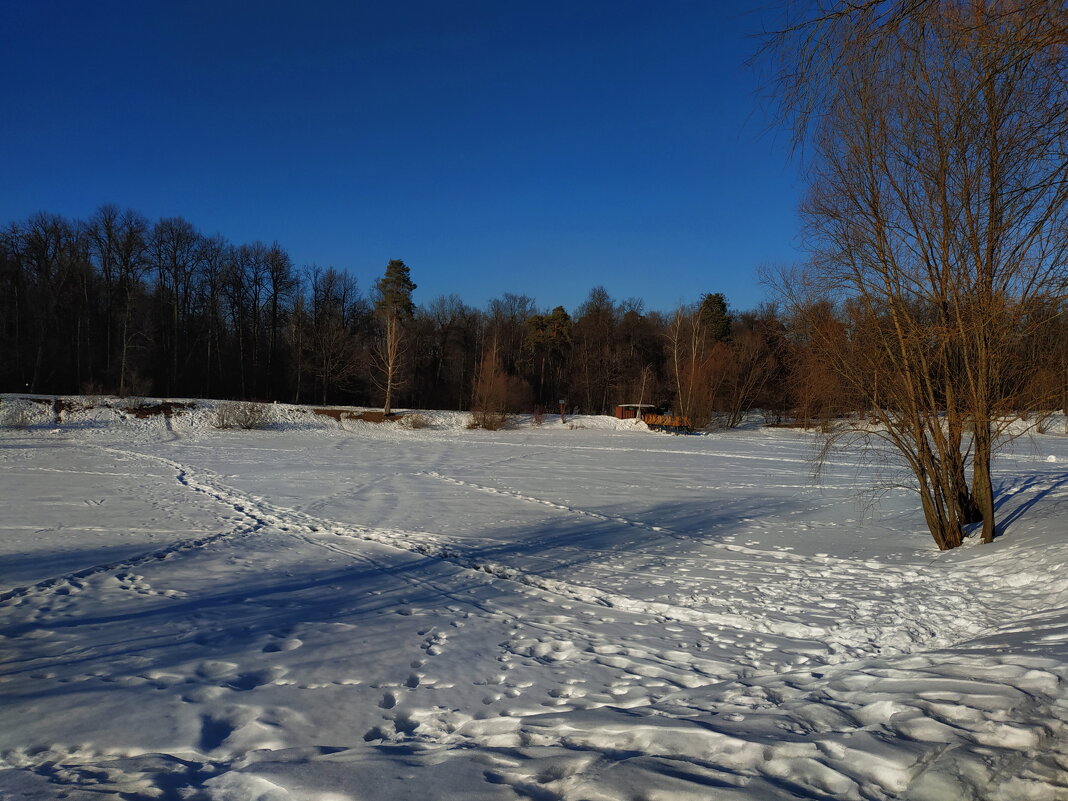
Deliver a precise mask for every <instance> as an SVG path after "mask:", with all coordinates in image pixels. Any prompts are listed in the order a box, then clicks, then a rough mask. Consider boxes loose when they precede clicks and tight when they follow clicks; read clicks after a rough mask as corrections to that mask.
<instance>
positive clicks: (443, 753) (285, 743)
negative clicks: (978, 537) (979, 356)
mask: <svg viewBox="0 0 1068 801" xmlns="http://www.w3.org/2000/svg"><path fill="white" fill-rule="evenodd" d="M4 405H5V407H7V408H8V409H9V410H10V409H11V407H12V406H13V405H17V406H18V407H19V408H21V409H24V413H20V415H18V422H19V423H22V424H25V427H23V428H17V429H4V430H0V499H2V503H3V508H4V510H5V513H4V515H3V518H2V519H0V635H2V639H0V648H2V649H3V660H2V664H0V694H2V699H3V700H2V709H3V720H4V725H3V726H0V798H8V797H10V798H13V799H14V798H26V799H33V798H40V799H51V798H61V797H62V798H68V799H90V798H92V799H99V798H101V797H122V798H126V799H141V798H144V799H149V798H163V799H194V800H196V799H203V801H252V800H258V801H281V800H282V799H290V798H292V799H333V801H343V800H344V799H352V800H353V801H355V800H356V799H376V800H377V799H410V798H427V799H433V798H441V799H446V798H449V799H456V798H464V799H513V798H530V799H536V800H537V801H543V800H545V801H549V800H552V799H569V800H571V801H576V800H577V799H594V800H597V799H605V800H607V799H648V800H651V799H787V798H799V797H800V798H810V799H857V800H858V801H860V800H862V799H864V800H871V799H896V798H910V799H931V800H932V801H944V799H953V798H962V799H972V798H977V799H1034V800H1042V799H1068V778H1066V777H1068V684H1066V682H1068V541H1066V539H1065V536H1064V534H1065V532H1064V522H1063V521H1064V520H1065V519H1068V516H1066V514H1065V513H1066V512H1068V469H1066V464H1068V438H1066V437H1064V436H1056V435H1036V436H1035V437H1033V438H1030V439H1021V440H1020V441H1018V442H1017V443H1015V444H1014V445H1013V446H1012V448H1011V450H1010V452H1009V453H1008V454H1007V455H1006V456H1004V457H1003V458H1002V459H1001V460H999V462H998V463H997V465H996V468H997V480H998V485H999V504H1000V509H999V511H1000V514H1001V517H1002V520H1003V522H1004V524H1005V535H1004V536H1003V537H1002V538H1000V539H999V540H998V541H997V542H996V543H994V544H993V545H990V546H980V545H974V544H971V543H969V544H968V545H966V546H965V547H964V548H961V549H958V550H957V551H954V552H948V553H939V552H938V551H937V550H936V549H935V548H934V545H933V542H932V541H931V538H930V536H929V535H927V534H926V533H925V532H924V530H923V527H922V519H921V516H920V515H919V513H918V510H917V509H916V508H915V506H916V504H915V500H914V498H913V497H912V496H911V495H910V494H909V493H907V492H905V491H904V490H890V491H887V492H885V493H883V494H882V495H880V496H878V497H872V496H870V495H869V496H865V497H863V498H861V499H859V500H858V496H857V490H858V488H863V487H865V486H867V484H868V482H869V481H870V478H871V477H870V474H869V461H868V460H867V459H866V458H863V455H862V454H859V453H848V452H847V453H844V454H841V455H840V456H839V457H838V459H837V461H835V462H834V463H832V464H830V465H829V466H828V467H827V468H825V470H824V471H823V472H822V474H821V475H820V478H819V483H818V484H815V483H813V479H812V465H811V462H810V461H809V459H810V457H811V456H812V453H813V451H814V443H813V441H812V438H811V436H810V435H808V434H805V433H801V432H796V431H783V430H779V431H770V430H757V429H754V430H748V431H744V432H737V433H724V434H717V435H714V436H703V437H670V436H667V435H660V434H654V433H651V432H648V431H646V430H644V427H643V426H641V425H640V424H634V423H632V422H621V421H615V420H611V419H608V418H576V419H574V420H571V421H570V422H569V424H566V425H565V424H561V423H560V421H559V420H558V419H556V418H548V419H547V420H546V422H545V425H543V426H541V427H533V426H531V425H530V424H529V421H523V422H522V424H521V425H519V426H517V427H515V428H513V429H511V430H506V431H501V432H492V433H491V432H485V431H468V430H466V429H465V428H464V422H465V420H466V416H464V415H457V414H451V413H431V414H428V417H429V422H430V424H431V425H430V426H429V427H428V428H422V429H418V430H406V429H404V428H403V427H401V426H399V425H397V424H394V423H387V424H373V423H368V422H363V421H358V420H344V421H342V422H338V421H337V420H334V419H330V418H328V417H323V416H321V415H315V414H313V413H311V412H310V411H309V410H307V409H302V408H300V407H288V406H272V407H271V409H270V410H269V411H270V415H271V421H272V425H271V427H270V428H269V429H268V430H264V431H220V430H216V429H214V428H213V427H212V425H211V420H212V404H210V403H205V402H198V404H197V407H196V408H183V407H182V406H181V405H180V404H178V403H175V404H173V407H172V408H171V409H170V411H171V414H170V415H169V416H165V415H162V414H152V413H148V414H142V416H140V417H139V416H138V414H137V413H135V411H134V410H132V409H130V408H127V407H128V406H129V405H128V404H126V405H124V404H122V403H120V402H119V401H114V400H112V401H100V402H97V403H96V404H95V408H77V407H79V406H87V405H89V404H85V403H80V404H79V403H71V404H66V405H65V408H63V409H61V410H60V415H59V420H58V421H57V419H56V411H55V408H54V407H53V406H52V405H50V404H48V403H31V402H18V404H15V403H14V402H13V401H12V400H11V399H10V398H7V399H6V401H5V404H4ZM148 405H149V406H151V405H152V404H148ZM70 407H73V408H70ZM142 411H143V410H142ZM9 419H10V418H9Z"/></svg>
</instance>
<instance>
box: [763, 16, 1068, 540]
mask: <svg viewBox="0 0 1068 801" xmlns="http://www.w3.org/2000/svg"><path fill="white" fill-rule="evenodd" d="M810 8H812V7H811V6H810ZM815 8H816V12H815V14H814V15H813V16H812V17H811V18H810V19H809V20H807V21H801V22H799V23H797V24H794V25H791V26H790V27H789V29H788V30H786V31H784V32H783V33H782V34H780V35H779V36H777V37H776V38H775V39H774V41H773V47H774V48H776V50H777V52H778V53H779V55H780V56H782V58H783V61H782V62H781V63H782V65H783V68H782V70H781V72H780V73H779V78H780V84H779V88H780V90H781V93H782V94H781V97H782V99H783V109H784V111H785V113H786V114H787V115H788V116H789V117H790V118H791V120H792V122H793V123H794V125H795V128H794V130H795V132H796V133H797V134H798V139H799V141H803V142H804V144H805V147H806V148H807V152H808V154H809V155H810V156H811V171H810V183H811V190H810V195H809V198H808V199H807V201H806V202H805V204H804V208H803V214H804V216H805V219H806V222H807V229H808V233H809V235H810V240H809V243H810V247H811V250H812V253H813V259H812V265H811V268H810V270H809V271H808V275H807V278H808V279H809V286H812V287H814V288H815V289H816V290H817V291H818V292H820V293H823V294H827V295H831V296H835V297H838V298H839V299H848V304H849V310H850V320H851V329H850V332H849V335H848V336H847V337H845V338H844V339H842V338H839V339H838V340H837V341H834V342H832V341H831V340H829V339H828V340H826V341H824V342H823V343H822V344H823V346H824V347H825V348H826V350H827V351H828V353H829V354H830V356H832V357H833V358H832V363H833V364H834V365H835V366H836V367H837V369H838V370H839V372H840V373H841V374H842V376H843V377H844V379H845V380H846V381H848V382H849V383H850V385H851V386H852V388H853V389H854V390H855V391H856V392H858V393H859V394H861V396H862V397H865V398H867V399H868V403H869V406H870V409H871V413H872V414H873V415H874V416H875V417H876V418H877V419H878V421H879V423H880V426H879V428H878V429H877V434H878V436H881V437H883V438H885V439H887V440H888V441H889V442H890V443H891V444H892V445H893V446H894V448H895V449H896V450H897V452H898V453H899V454H900V455H901V456H902V457H903V458H904V460H905V462H906V463H907V464H908V466H909V468H910V469H911V471H912V474H913V476H914V478H915V485H916V487H917V489H918V490H919V493H920V497H921V501H922V504H923V509H924V513H925V517H926V520H927V524H928V526H929V528H930V530H931V533H932V535H933V536H934V538H935V540H936V542H937V543H938V545H939V547H940V548H951V547H955V546H956V545H959V544H960V542H961V537H962V527H963V526H964V525H965V524H967V523H969V522H973V521H974V520H976V519H977V518H979V517H981V518H982V520H983V538H984V540H985V541H990V540H992V539H993V537H994V534H995V530H996V526H995V504H994V492H993V485H992V480H991V475H990V464H991V458H992V455H993V450H994V446H995V443H996V441H997V440H998V438H999V435H1001V434H1003V433H1005V426H1006V423H1007V421H1008V420H1009V419H1010V418H1011V416H1012V415H1013V413H1017V412H1019V411H1021V409H1020V406H1021V404H1022V403H1023V399H1022V397H1021V395H1020V394H1019V393H1018V392H1017V391H1016V389H1017V388H1018V387H1019V385H1020V379H1021V377H1022V375H1023V374H1025V373H1026V366H1025V365H1020V364H1019V363H1010V361H1009V360H1010V358H1012V357H1013V356H1014V354H1019V353H1020V348H1019V347H1018V343H1019V341H1020V340H1021V339H1023V338H1025V337H1026V336H1027V331H1028V327H1029V326H1030V325H1031V324H1032V323H1031V321H1032V320H1033V315H1032V314H1031V311H1032V310H1033V309H1034V308H1035V306H1036V304H1038V303H1040V302H1049V301H1056V300H1059V299H1061V298H1063V297H1064V295H1065V285H1066V256H1068V253H1066V247H1068V237H1066V236H1065V233H1066V231H1068V159H1066V157H1065V154H1066V153H1068V149H1066V148H1068V91H1066V86H1068V82H1066V73H1068V70H1066V59H1065V55H1066V46H1068V38H1066V31H1068V25H1066V20H1068V10H1066V7H1065V6H1064V5H1063V4H1061V3H1054V2H1035V1H1034V0H1017V1H1016V2H1013V0H1004V2H999V1H997V0H970V2H963V3H941V2H931V1H925V0H885V1H884V2H874V1H873V2H862V3H852V2H834V3H830V4H817V5H816V6H815ZM1010 375H1011V376H1013V380H1012V381H1011V382H1010V381H1009V380H1007V379H1008V377H1009V376H1010ZM1025 383H1026V382H1025ZM969 461H970V464H971V466H972V471H973V473H972V484H971V487H970V488H969V487H968V485H967V482H966V480H965V466H966V463H967V462H969Z"/></svg>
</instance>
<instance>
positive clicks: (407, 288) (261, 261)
mask: <svg viewBox="0 0 1068 801" xmlns="http://www.w3.org/2000/svg"><path fill="white" fill-rule="evenodd" d="M415 289H416V284H415V282H414V281H413V280H412V278H411V274H410V271H409V268H408V266H407V265H405V264H404V263H403V262H401V261H399V260H394V261H390V262H389V263H388V264H387V265H386V266H385V268H384V271H383V275H382V277H381V278H380V279H379V280H378V281H376V282H375V285H374V286H373V287H372V288H371V291H370V292H368V293H364V292H363V291H361V288H360V287H359V286H358V284H357V281H356V280H355V279H354V278H353V277H352V276H351V275H350V274H348V273H346V272H343V271H340V270H336V269H333V268H325V269H322V268H318V267H314V266H312V267H305V268H297V267H295V266H294V264H293V262H292V260H291V259H290V257H289V255H288V254H287V253H286V251H285V249H284V248H283V247H282V246H280V245H279V244H277V243H272V244H270V245H267V244H263V243H260V242H254V243H250V244H240V245H237V244H233V243H230V242H228V241H226V240H225V239H224V238H222V237H220V236H206V235H204V234H201V233H199V232H198V231H197V230H196V228H195V227H194V226H193V225H192V224H191V223H190V222H188V221H187V220H184V219H181V218H166V219H161V220H157V221H155V222H150V221H149V220H148V219H146V218H145V217H144V216H143V215H140V214H138V213H137V212H135V211H130V210H126V211H120V210H119V209H118V208H116V207H114V206H103V207H101V208H100V209H98V210H97V211H96V213H94V214H93V215H92V217H90V218H89V219H88V220H85V221H76V220H68V219H65V218H63V217H61V216H57V215H52V214H44V213H41V214H35V215H33V216H31V217H30V218H28V219H27V220H25V221H21V222H16V223H12V224H10V225H8V226H7V227H6V229H5V230H4V232H3V235H2V237H0V321H2V322H0V326H2V335H3V337H4V341H5V343H6V345H5V347H4V348H2V349H0V382H2V385H3V386H4V388H5V389H6V390H8V391H24V392H30V393H46V394H77V393H81V394H101V393H107V394H117V395H122V396H126V395H137V396H143V395H153V396H167V397H211V398H226V399H243V400H250V399H251V400H261V401H273V400H277V401H284V402H297V403H316V404H336V403H344V404H352V405H374V406H395V405H399V406H405V407H415V408H440V409H459V410H467V409H471V408H475V407H478V408H484V409H492V410H494V411H502V412H523V411H525V412H529V411H531V410H533V409H534V408H535V407H542V408H544V409H550V410H555V409H556V408H557V407H558V404H559V403H560V402H561V401H563V402H564V404H565V406H566V408H567V409H568V410H571V409H573V408H576V407H577V408H578V409H580V410H581V411H583V412H586V413H592V414H599V413H608V412H610V411H611V410H612V408H613V407H614V406H615V405H616V404H620V403H648V404H651V405H655V406H660V407H662V408H665V409H670V410H671V411H672V412H673V413H675V414H678V415H682V416H685V417H687V418H689V420H690V422H691V424H692V425H693V426H694V427H695V428H703V427H706V426H709V425H714V424H718V425H723V426H736V425H738V424H739V423H740V422H741V421H742V420H743V419H744V418H745V416H746V415H747V413H749V412H750V411H752V410H754V409H759V410H761V412H762V413H763V414H764V415H765V417H766V418H767V419H768V420H769V421H774V422H784V421H791V422H799V423H803V424H811V423H813V422H818V421H823V420H829V419H832V418H837V417H842V416H846V415H850V414H854V415H856V414H865V413H869V412H870V411H871V410H872V409H873V408H877V407H879V406H880V405H881V402H880V401H879V400H878V398H873V397H872V393H871V391H870V390H871V387H874V386H877V385H878V383H879V381H880V376H879V374H878V372H879V371H878V370H876V369H875V368H874V367H873V368H872V370H871V371H870V372H871V374H870V376H865V378H864V379H863V380H862V381H856V380H854V378H851V377H850V376H849V375H845V374H843V373H842V371H841V370H840V369H838V368H839V365H838V364H837V363H836V353H839V354H840V353H841V352H842V351H843V349H852V351H851V355H850V359H851V360H852V362H853V363H855V364H860V363H862V362H863V358H862V355H861V353H860V352H859V351H857V348H858V343H860V342H861V341H874V338H875V337H876V336H877V334H878V331H879V330H880V326H882V325H883V324H884V321H882V320H880V319H877V317H878V316H877V315H876V316H869V317H868V318H865V317H864V315H863V314H861V310H860V309H859V307H858V303H857V301H856V299H842V300H839V301H835V300H832V299H830V298H828V297H826V296H821V297H818V298H813V299H808V300H804V301H797V300H796V298H795V300H794V301H791V303H789V304H787V305H786V306H784V307H777V306H775V305H772V304H765V305H762V306H760V307H759V308H757V309H755V310H751V311H736V310H733V309H731V308H730V307H729V306H728V303H727V300H726V299H725V298H724V297H723V295H722V294H719V293H714V292H710V293H706V294H704V295H702V296H700V298H699V300H697V301H696V302H694V303H693V304H691V305H686V306H681V307H679V308H677V309H674V310H671V311H669V312H659V311H647V310H646V309H645V308H644V304H643V302H642V301H641V300H640V299H637V298H626V299H621V300H616V299H613V298H612V297H611V296H610V295H609V294H608V292H607V291H606V290H605V289H604V288H603V287H594V288H593V289H592V290H591V291H590V292H589V295H588V296H587V298H586V299H585V301H584V302H583V303H582V304H581V305H579V307H578V308H577V309H574V310H573V311H570V312H569V311H568V310H566V309H564V308H563V307H562V306H556V307H555V308H553V309H542V308H539V307H538V306H537V304H536V302H535V300H534V299H533V298H530V297H528V296H526V295H515V294H510V293H505V294H504V295H503V296H502V297H500V298H497V299H494V300H491V301H490V302H489V303H488V304H487V305H486V307H485V308H483V309H477V308H474V307H472V306H470V305H468V304H466V303H465V302H464V301H463V300H462V298H460V297H459V296H457V295H455V294H453V295H443V296H439V297H436V298H433V299H432V300H430V301H428V302H426V303H424V304H419V305H417V304H416V303H415V302H414V299H413V293H414V290H415ZM1033 306H1034V307H1033V309H1032V310H1031V312H1030V315H1029V317H1028V319H1027V320H1026V321H1022V323H1021V324H1024V325H1026V327H1027V332H1028V333H1027V335H1026V336H1024V337H1023V338H1022V339H1021V340H1020V343H1019V346H1020V347H1019V352H1018V353H1016V354H1015V357H1014V363H1017V364H1020V365H1026V368H1027V370H1026V372H1027V376H1028V378H1027V381H1025V382H1024V383H1023V384H1019V382H1017V381H1016V380H1015V379H1013V378H1012V377H1011V374H1010V375H1007V376H1006V377H1005V378H1004V379H1003V381H1004V382H1005V383H1007V384H1012V385H1014V386H1015V389H1014V394H1013V403H1015V404H1016V405H1017V406H1018V407H1019V408H1024V407H1027V408H1033V407H1035V406H1037V405H1045V406H1050V405H1051V404H1052V405H1056V406H1063V405H1064V403H1065V399H1064V398H1063V387H1064V386H1065V379H1066V376H1068V364H1066V358H1065V343H1066V342H1068V331H1066V330H1065V318H1064V315H1063V314H1062V312H1063V306H1062V305H1061V304H1060V303H1057V302H1053V301H1049V300H1045V301H1042V302H1039V301H1038V300H1036V301H1035V303H1034V304H1033ZM932 313H933V312H932ZM1037 322H1041V323H1042V324H1041V325H1037V324H1036V323H1037ZM931 330H933V329H931ZM836 348H837V351H836V350H835V349H836ZM877 355H878V354H874V355H872V356H871V358H876V357H877ZM882 381H883V382H884V383H883V388H882V392H883V393H884V397H885V398H887V399H889V398H890V397H891V390H890V383H889V379H887V378H885V377H884V378H882ZM869 385H870V386H869ZM1053 388H1062V392H1061V394H1060V395H1058V397H1056V398H1052V397H1051V391H1052V389H1053Z"/></svg>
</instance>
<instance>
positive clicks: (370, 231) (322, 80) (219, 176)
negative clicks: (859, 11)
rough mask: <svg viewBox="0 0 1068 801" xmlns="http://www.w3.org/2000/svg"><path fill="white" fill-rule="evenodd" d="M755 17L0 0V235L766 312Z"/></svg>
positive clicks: (780, 238)
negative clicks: (90, 230)
mask: <svg viewBox="0 0 1068 801" xmlns="http://www.w3.org/2000/svg"><path fill="white" fill-rule="evenodd" d="M764 7H766V3H765V2H759V3H757V2H753V3H751V4H749V3H731V2H717V1H716V0H704V2H684V1H669V2H649V0H644V1H642V2H633V1H632V0H605V1H604V2H600V1H598V2H585V1H583V0H579V1H578V2H563V0H561V1H560V2H546V1H545V0H541V1H540V2H528V1H527V0H428V1H426V2H423V1H419V2H416V1H414V0H413V1H412V2H387V1H383V0H376V2H365V1H363V0H354V1H352V2H326V1H325V0H303V2H297V1H295V0H294V1H293V2H277V1H274V0H257V2H246V1H241V2H231V1H228V0H204V2H177V1H175V0H169V1H168V2H153V1H149V2H145V1H144V0H129V1H126V0H123V1H121V2H120V0H96V2H83V1H82V0H69V2H55V0H0V75H2V76H3V81H2V88H0V101H2V104H0V114H2V116H3V123H2V124H0V154H2V155H0V223H2V224H6V223H9V222H13V221H17V220H23V219H25V218H26V217H28V216H29V215H30V214H32V213H34V212H37V211H48V212H54V213H58V214H63V215H65V216H68V217H73V218H85V217H88V216H89V215H90V214H91V213H92V212H93V210H94V209H96V208H97V207H98V206H99V205H101V204H102V203H115V204H117V205H119V206H121V207H124V208H125V207H132V208H134V209H136V210H138V211H140V212H142V213H144V214H145V215H147V216H148V217H149V218H150V219H156V218H159V217H163V216H183V217H185V218H186V219H188V220H190V221H191V222H192V223H193V224H194V225H196V227H197V228H198V229H199V230H201V231H202V232H204V233H208V234H214V233H221V234H222V235H224V236H225V237H227V238H228V239H229V240H230V241H232V242H235V243H240V242H247V241H253V240H262V241H266V242H271V241H274V240H277V241H278V242H279V243H280V244H281V245H283V246H284V247H285V248H286V249H287V250H288V251H289V253H290V255H291V256H292V258H293V260H294V262H295V263H296V264H297V265H298V266H302V265H309V264H317V265H319V266H322V267H327V266H333V267H337V268H340V269H345V270H349V271H351V272H352V273H353V274H354V275H355V276H356V277H357V279H358V280H359V282H360V286H361V288H362V289H363V290H365V291H366V290H368V289H369V288H370V286H371V284H372V282H373V281H374V280H375V279H376V278H377V277H378V276H379V275H381V273H382V270H383V268H384V267H385V265H386V262H387V261H389V260H390V259H403V260H404V261H405V262H406V263H407V264H408V266H409V267H410V268H411V273H412V278H413V280H414V281H415V282H416V283H417V284H418V285H419V288H418V290H417V291H416V301H417V302H421V303H425V302H427V301H429V300H430V299H432V298H433V297H434V296H436V295H439V294H446V293H451V292H455V293H457V294H458V295H460V296H461V297H462V298H463V299H464V300H465V301H466V302H468V303H469V304H471V305H474V306H479V307H482V306H484V305H485V303H486V302H487V301H488V300H489V299H490V298H493V297H498V296H500V295H501V294H503V293H504V292H512V293H515V294H527V295H530V296H532V297H534V298H535V300H536V301H537V303H538V305H539V306H540V307H544V308H549V307H552V306H555V305H558V304H561V305H564V306H565V307H566V308H568V309H571V310H573V309H574V308H575V306H577V305H578V304H579V303H580V302H581V301H582V299H583V298H584V297H585V296H586V295H587V294H588V292H589V289H590V288H591V287H593V286H595V285H603V286H604V287H606V288H607V290H608V291H609V293H610V294H611V295H612V296H613V297H614V298H617V299H621V298H625V297H631V296H634V297H641V298H643V299H644V300H645V303H646V308H647V309H658V310H668V309H671V308H673V307H674V306H675V305H677V304H678V303H679V302H692V301H695V300H697V299H698V298H699V297H700V295H701V294H703V293H705V292H723V293H724V294H726V295H727V297H728V299H729V300H730V302H731V303H732V305H733V306H735V307H736V308H750V307H752V306H754V305H756V304H757V303H758V302H759V301H760V300H761V299H762V298H763V296H764V291H763V289H762V288H761V287H759V286H758V284H757V280H756V270H757V268H758V267H759V266H761V265H762V264H767V263H786V262H792V261H795V260H797V259H799V258H800V257H801V254H800V253H799V252H798V251H797V249H796V248H797V217H796V211H795V210H796V206H797V201H798V196H799V192H800V189H799V180H798V177H797V166H796V164H795V163H794V162H792V161H791V159H790V157H789V153H788V149H787V147H786V145H785V141H784V137H783V136H782V135H781V134H776V133H774V132H772V133H769V132H768V123H767V116H766V114H765V113H763V112H762V110H761V108H760V103H759V100H758V97H757V80H756V77H755V75H754V73H753V71H752V70H751V69H750V68H749V67H747V66H746V65H745V61H746V59H747V58H748V57H749V56H750V55H751V54H752V53H753V52H754V50H755V49H756V47H757V41H756V40H755V39H754V38H753V36H754V35H755V34H758V33H759V32H760V31H761V29H762V27H764V26H767V25H769V24H772V23H771V22H769V20H768V19H767V18H766V17H764V16H762V14H761V12H760V11H759V9H760V8H764Z"/></svg>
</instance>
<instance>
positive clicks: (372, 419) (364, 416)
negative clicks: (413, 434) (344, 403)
mask: <svg viewBox="0 0 1068 801" xmlns="http://www.w3.org/2000/svg"><path fill="white" fill-rule="evenodd" d="M312 411H313V412H314V413H315V414H321V415H323V416H324V417H332V418H333V419H334V420H337V421H338V422H339V423H340V422H342V421H343V420H363V421H364V422H367V423H394V422H397V421H398V420H401V419H403V418H404V417H405V415H404V414H400V413H398V412H392V413H391V414H389V415H388V416H387V415H386V414H385V413H384V412H376V411H366V412H357V411H353V410H352V409H335V408H323V407H315V408H313V409H312Z"/></svg>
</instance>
